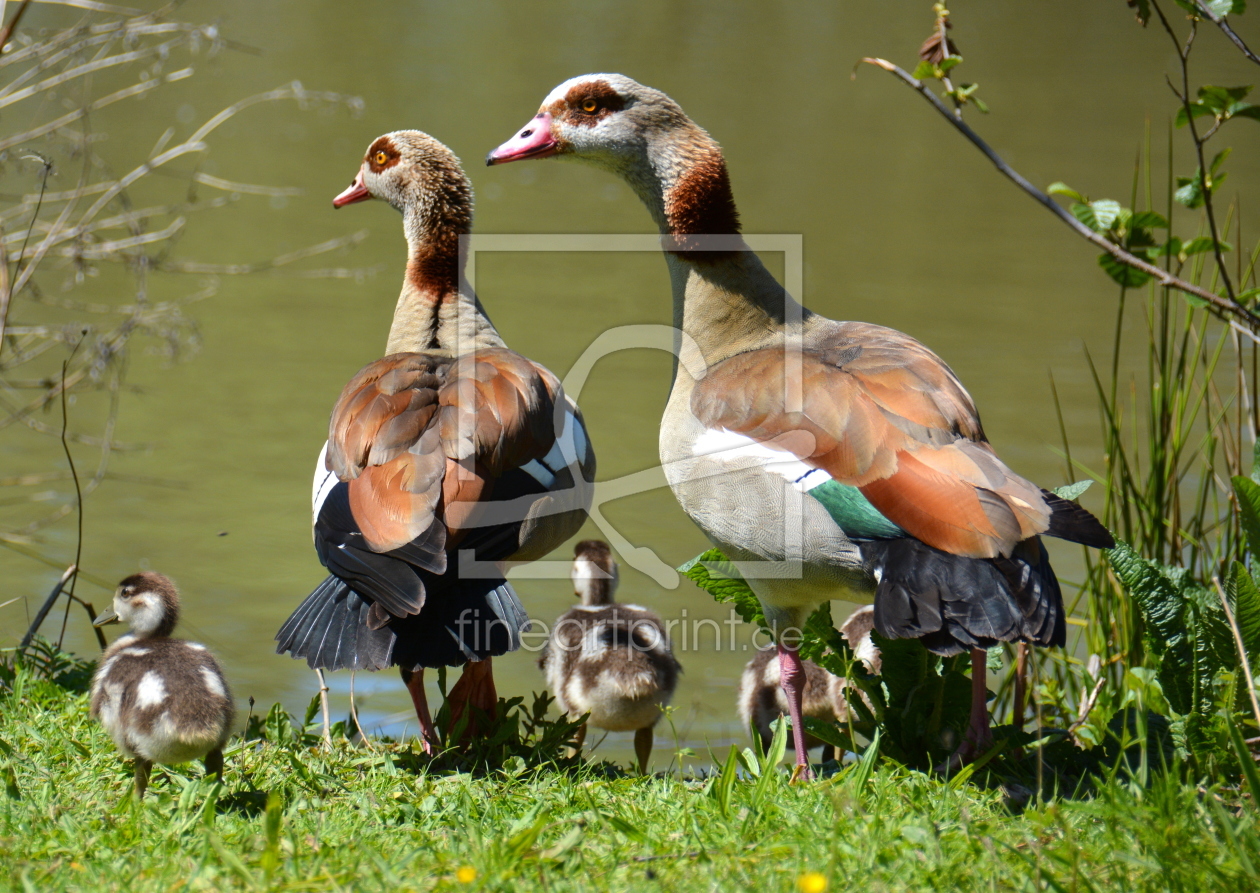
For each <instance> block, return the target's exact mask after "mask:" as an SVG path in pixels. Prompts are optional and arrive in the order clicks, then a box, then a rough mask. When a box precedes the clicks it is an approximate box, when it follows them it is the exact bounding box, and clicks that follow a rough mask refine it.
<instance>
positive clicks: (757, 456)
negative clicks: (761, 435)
mask: <svg viewBox="0 0 1260 893" xmlns="http://www.w3.org/2000/svg"><path fill="white" fill-rule="evenodd" d="M692 452H693V454H694V455H696V456H707V457H709V458H710V459H717V460H718V461H719V462H727V463H730V464H731V465H732V466H738V467H741V468H747V467H749V466H750V465H755V466H760V467H761V468H762V469H763V470H764V471H767V472H769V473H770V474H774V475H778V476H779V477H781V478H783V480H785V481H787V482H788V483H790V484H792V485H794V486H795V487H796V489H798V490H800V491H801V492H802V493H808V492H809V491H810V490H812V489H814V488H815V487H818V486H820V485H822V484H825V483H826V482H827V481H829V480H831V475H829V474H827V472H825V471H823V470H822V469H821V468H815V467H813V466H812V465H807V464H806V463H804V462H802V461H801V460H800V459H798V458H796V456H794V455H792V454H791V453H789V452H787V451H786V450H776V449H775V448H774V447H771V446H768V445H766V444H765V443H762V442H761V441H757V440H753V439H752V438H751V437H748V436H747V435H745V434H738V433H736V432H734V431H730V430H728V429H726V428H706V429H705V431H704V433H703V434H701V435H700V436H699V437H697V438H696V443H695V446H694V448H693V450H692ZM749 459H752V460H753V461H752V462H749V461H748V460H749Z"/></svg>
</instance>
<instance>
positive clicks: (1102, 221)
mask: <svg viewBox="0 0 1260 893" xmlns="http://www.w3.org/2000/svg"><path fill="white" fill-rule="evenodd" d="M1089 206H1090V207H1091V208H1093V210H1094V219H1095V220H1097V221H1098V230H1099V232H1101V231H1103V230H1108V229H1111V227H1112V224H1114V223H1115V222H1116V220H1118V219H1119V217H1120V214H1121V212H1123V211H1124V208H1122V207H1121V206H1120V203H1119V202H1118V201H1115V200H1114V199H1109V198H1100V199H1098V200H1097V201H1093V202H1090V203H1089Z"/></svg>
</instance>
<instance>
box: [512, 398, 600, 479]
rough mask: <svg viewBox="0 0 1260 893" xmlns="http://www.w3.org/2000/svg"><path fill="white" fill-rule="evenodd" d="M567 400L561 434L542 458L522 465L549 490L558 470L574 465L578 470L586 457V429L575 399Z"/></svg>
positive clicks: (523, 468) (525, 470)
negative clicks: (582, 423)
mask: <svg viewBox="0 0 1260 893" xmlns="http://www.w3.org/2000/svg"><path fill="white" fill-rule="evenodd" d="M565 400H566V406H565V410H564V423H563V427H562V428H561V429H560V436H559V437H557V438H556V442H555V443H553V444H552V445H551V449H550V450H548V451H547V455H545V456H543V457H542V458H541V459H531V460H530V461H529V462H526V463H525V464H524V465H522V466H521V471H523V472H525V473H526V474H528V475H529V476H530V477H532V478H533V479H534V480H536V481H538V483H539V484H541V485H542V486H543V487H544V488H545V489H547V490H550V489H551V488H552V487H553V486H555V483H556V474H557V472H559V471H560V470H561V469H563V468H566V467H568V466H573V468H574V469H575V471H576V469H577V468H578V467H579V466H581V464H582V459H583V458H585V457H586V450H587V442H586V431H585V430H584V429H583V427H582V425H581V424H579V423H578V420H577V415H576V414H575V413H574V404H573V401H572V400H569V399H568V397H567V396H566V398H565Z"/></svg>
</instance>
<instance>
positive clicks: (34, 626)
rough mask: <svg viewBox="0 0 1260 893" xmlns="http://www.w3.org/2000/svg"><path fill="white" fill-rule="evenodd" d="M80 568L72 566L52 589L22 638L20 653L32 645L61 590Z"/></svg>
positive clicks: (19, 646)
mask: <svg viewBox="0 0 1260 893" xmlns="http://www.w3.org/2000/svg"><path fill="white" fill-rule="evenodd" d="M78 569H79V568H78V567H77V566H76V565H73V564H72V565H70V566H69V567H68V568H66V569H65V571H64V572H63V573H62V574H61V579H59V580H58V581H57V585H56V586H54V587H53V588H52V592H50V593H48V598H46V599H44V603H43V604H42V605H40V607H39V611H37V612H36V614H35V619H34V620H32V621H31V625H30V627H29V628H28V629H27V630H26V635H24V636H22V641H21V643H20V644H19V645H18V651H19V652H21V651H25V650H26V647H27V646H28V645H30V644H31V640H32V639H34V638H35V634H36V633H37V632H39V627H40V625H41V624H42V623H43V622H44V618H45V617H47V616H48V612H49V611H51V610H52V606H53V605H54V604H55V603H56V601H57V596H59V595H61V590H62V589H64V588H65V587H66V583H68V582H69V581H70V578H71V577H73V576H74V572H75V571H77V570H78Z"/></svg>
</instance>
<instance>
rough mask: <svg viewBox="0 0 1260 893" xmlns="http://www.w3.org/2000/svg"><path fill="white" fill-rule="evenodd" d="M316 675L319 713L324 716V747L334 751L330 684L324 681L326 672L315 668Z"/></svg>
mask: <svg viewBox="0 0 1260 893" xmlns="http://www.w3.org/2000/svg"><path fill="white" fill-rule="evenodd" d="M315 675H316V677H318V678H319V711H320V713H322V714H323V715H324V746H325V747H327V748H329V749H330V750H331V749H332V723H331V722H330V721H329V718H328V683H327V682H325V681H324V671H323V670H321V669H320V668H319V667H316V668H315Z"/></svg>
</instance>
